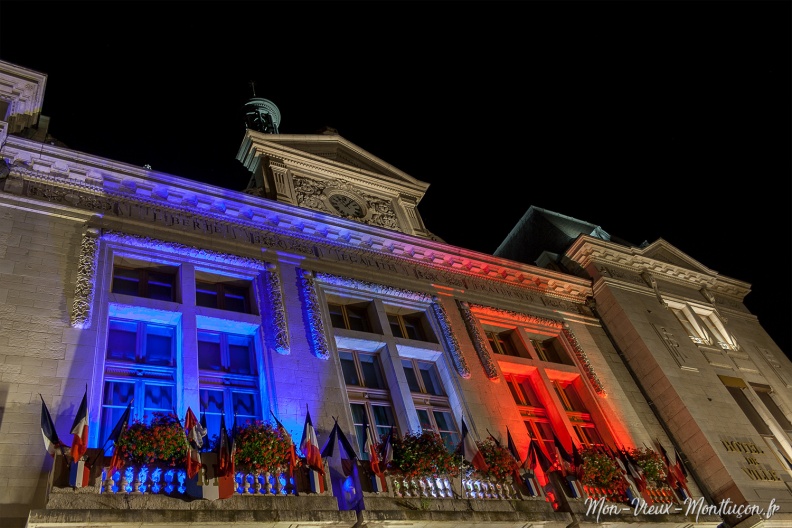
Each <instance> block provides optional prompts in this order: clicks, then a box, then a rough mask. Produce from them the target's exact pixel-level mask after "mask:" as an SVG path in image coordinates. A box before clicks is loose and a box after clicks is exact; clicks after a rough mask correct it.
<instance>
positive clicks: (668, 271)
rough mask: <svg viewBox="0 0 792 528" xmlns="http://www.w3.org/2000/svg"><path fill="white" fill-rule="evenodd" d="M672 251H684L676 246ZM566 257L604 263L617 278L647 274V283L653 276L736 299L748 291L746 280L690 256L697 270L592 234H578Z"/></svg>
mask: <svg viewBox="0 0 792 528" xmlns="http://www.w3.org/2000/svg"><path fill="white" fill-rule="evenodd" d="M665 244H666V245H668V244H667V243H665ZM676 252H677V254H679V255H684V254H683V253H681V252H679V251H678V250H676ZM566 257H567V258H569V259H570V260H572V261H574V262H575V263H577V264H578V265H579V266H580V267H582V268H588V267H591V266H593V267H595V268H596V269H597V270H599V271H600V272H602V271H603V267H604V269H605V270H607V272H608V273H607V274H608V275H610V276H611V277H614V278H619V277H620V275H621V276H626V277H630V278H632V280H633V281H636V282H637V281H641V282H644V283H647V282H646V280H647V277H648V278H649V282H648V283H647V284H648V285H649V286H650V287H651V286H652V285H651V278H652V277H653V278H655V279H662V280H663V281H667V282H672V283H676V284H678V285H681V286H684V287H686V288H693V289H695V290H697V291H701V290H702V289H704V290H706V291H707V292H712V293H713V294H716V293H717V294H719V295H721V296H725V297H728V298H730V299H732V300H735V301H739V302H741V301H742V299H743V298H744V297H745V296H746V295H747V294H748V293H749V292H750V284H748V283H745V282H742V281H738V280H735V279H732V278H729V277H724V276H722V275H719V274H718V273H717V272H716V271H712V270H709V269H706V268H704V267H703V266H701V265H700V264H698V263H697V262H695V261H694V260H693V259H690V262H691V266H690V267H695V268H697V269H698V270H699V271H697V270H694V269H689V268H687V267H683V266H681V265H678V264H671V263H668V262H663V261H660V260H656V259H652V258H649V257H647V256H645V255H643V250H642V249H641V248H635V247H627V246H622V245H620V244H616V243H613V242H608V241H604V240H600V239H596V238H593V237H587V236H581V237H579V238H578V239H577V240H576V241H575V242H574V243H573V244H572V246H570V248H569V249H568V250H567V251H566ZM642 279H643V280H642Z"/></svg>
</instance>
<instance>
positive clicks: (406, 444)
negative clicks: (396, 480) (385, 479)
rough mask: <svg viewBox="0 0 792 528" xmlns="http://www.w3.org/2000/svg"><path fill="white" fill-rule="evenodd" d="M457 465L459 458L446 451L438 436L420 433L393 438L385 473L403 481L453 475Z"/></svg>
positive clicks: (429, 432) (432, 433) (431, 433)
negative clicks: (387, 471) (395, 475)
mask: <svg viewBox="0 0 792 528" xmlns="http://www.w3.org/2000/svg"><path fill="white" fill-rule="evenodd" d="M460 463H461V460H460V457H455V456H454V455H453V454H452V453H450V452H449V451H448V449H446V446H445V443H443V439H442V438H441V437H440V435H439V434H437V433H435V432H434V431H423V432H421V433H408V434H406V435H404V438H394V439H393V460H392V461H391V463H390V464H389V465H388V470H389V472H395V473H398V474H400V475H403V476H404V477H405V478H416V477H438V476H440V475H448V476H456V475H458V474H459V467H460Z"/></svg>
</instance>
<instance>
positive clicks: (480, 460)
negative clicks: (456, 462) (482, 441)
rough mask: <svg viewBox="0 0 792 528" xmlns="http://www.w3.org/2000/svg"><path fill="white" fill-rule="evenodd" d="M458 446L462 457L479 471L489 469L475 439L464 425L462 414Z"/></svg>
mask: <svg viewBox="0 0 792 528" xmlns="http://www.w3.org/2000/svg"><path fill="white" fill-rule="evenodd" d="M459 446H460V448H461V449H462V456H463V458H464V459H465V460H467V461H468V462H470V464H471V465H472V466H473V467H474V468H476V469H477V470H479V471H487V470H488V469H489V465H487V462H486V461H485V460H484V455H482V454H481V451H480V450H479V448H478V445H477V444H476V441H475V440H474V439H473V435H471V434H470V432H469V431H468V428H467V425H465V417H464V416H463V417H462V441H461V442H460V443H459Z"/></svg>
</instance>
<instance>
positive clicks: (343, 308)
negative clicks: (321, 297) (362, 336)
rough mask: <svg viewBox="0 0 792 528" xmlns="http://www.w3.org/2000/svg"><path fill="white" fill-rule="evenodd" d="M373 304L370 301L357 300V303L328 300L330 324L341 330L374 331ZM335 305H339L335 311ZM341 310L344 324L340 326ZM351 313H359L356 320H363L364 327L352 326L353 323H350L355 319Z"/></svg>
mask: <svg viewBox="0 0 792 528" xmlns="http://www.w3.org/2000/svg"><path fill="white" fill-rule="evenodd" d="M370 305H371V303H370V302H356V303H338V302H328V303H327V310H328V314H329V316H330V326H332V327H333V328H336V329H341V330H350V331H354V332H366V333H374V332H375V331H374V324H373V321H372V318H371V315H370V313H369V306H370ZM333 307H338V308H339V310H338V311H334V310H333ZM339 311H340V316H341V317H342V321H343V326H338V325H337V324H336V322H337V317H338V316H337V314H338V312H339ZM350 315H357V316H358V317H356V318H355V320H360V321H363V324H362V325H361V326H362V327H363V329H358V328H352V324H351V323H350V321H351V320H353V318H352V317H350Z"/></svg>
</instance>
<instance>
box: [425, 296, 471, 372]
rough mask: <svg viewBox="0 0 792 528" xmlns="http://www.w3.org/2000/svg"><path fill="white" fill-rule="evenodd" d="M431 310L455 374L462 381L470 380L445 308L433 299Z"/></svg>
mask: <svg viewBox="0 0 792 528" xmlns="http://www.w3.org/2000/svg"><path fill="white" fill-rule="evenodd" d="M432 310H433V311H434V313H435V317H437V322H438V323H439V324H440V333H441V335H442V338H443V341H444V342H445V345H446V347H445V348H446V350H448V352H449V353H450V354H451V361H452V362H453V363H454V368H456V371H457V373H458V374H459V375H460V376H461V377H462V378H464V379H469V378H470V368H469V367H468V364H467V361H465V356H463V355H462V351H461V350H460V349H459V341H457V338H456V336H455V335H454V333H453V332H452V331H451V325H450V324H449V323H448V313H447V312H446V309H445V307H444V306H443V305H442V304H440V302H439V301H438V300H437V299H436V298H435V301H434V302H433V303H432Z"/></svg>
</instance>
